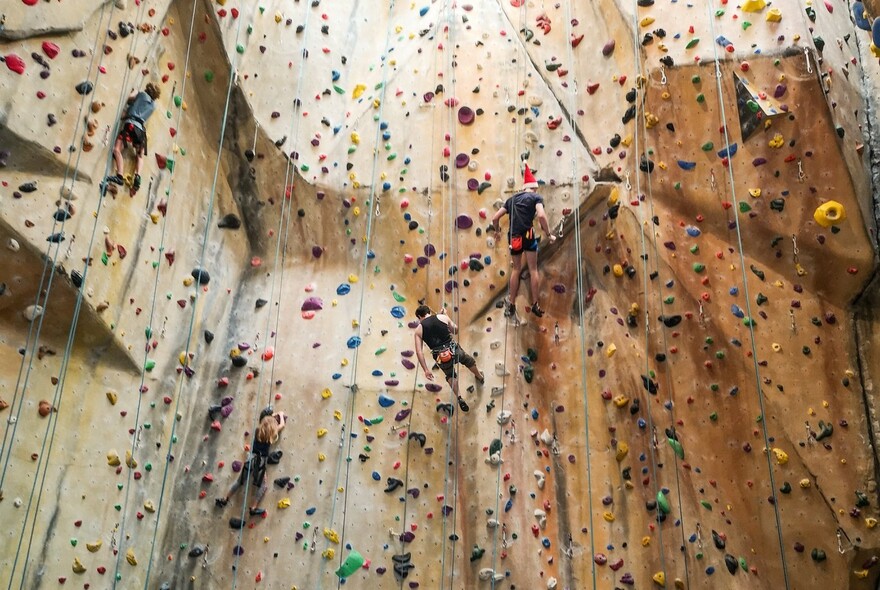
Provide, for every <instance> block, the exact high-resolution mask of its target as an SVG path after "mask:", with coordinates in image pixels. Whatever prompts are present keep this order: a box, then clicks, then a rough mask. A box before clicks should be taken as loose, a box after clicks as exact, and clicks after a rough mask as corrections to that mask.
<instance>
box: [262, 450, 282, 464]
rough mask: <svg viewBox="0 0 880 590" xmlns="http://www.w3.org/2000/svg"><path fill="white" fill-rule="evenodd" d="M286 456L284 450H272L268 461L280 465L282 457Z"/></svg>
mask: <svg viewBox="0 0 880 590" xmlns="http://www.w3.org/2000/svg"><path fill="white" fill-rule="evenodd" d="M283 456H284V451H272V452H271V453H269V457H268V458H267V459H266V463H268V464H269V465H278V464H279V463H281V457H283Z"/></svg>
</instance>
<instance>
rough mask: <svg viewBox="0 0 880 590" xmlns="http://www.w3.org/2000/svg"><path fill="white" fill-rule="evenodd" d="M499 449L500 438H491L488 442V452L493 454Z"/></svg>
mask: <svg viewBox="0 0 880 590" xmlns="http://www.w3.org/2000/svg"><path fill="white" fill-rule="evenodd" d="M500 451H501V439H500V438H493V439H492V442H491V443H490V444H489V454H490V455H494V454H495V453H498V452H500Z"/></svg>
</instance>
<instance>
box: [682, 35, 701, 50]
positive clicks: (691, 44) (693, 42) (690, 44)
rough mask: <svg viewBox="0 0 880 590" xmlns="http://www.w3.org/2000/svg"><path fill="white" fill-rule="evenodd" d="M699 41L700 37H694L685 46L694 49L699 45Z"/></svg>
mask: <svg viewBox="0 0 880 590" xmlns="http://www.w3.org/2000/svg"><path fill="white" fill-rule="evenodd" d="M699 42H700V38H699V37H694V38H693V39H691V40H690V41H688V43H687V45H685V46H684V48H685V49H693V48H694V47H696V46H697V43H699Z"/></svg>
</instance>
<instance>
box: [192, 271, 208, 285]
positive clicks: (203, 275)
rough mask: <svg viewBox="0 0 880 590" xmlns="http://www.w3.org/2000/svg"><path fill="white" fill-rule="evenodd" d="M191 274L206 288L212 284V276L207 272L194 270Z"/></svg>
mask: <svg viewBox="0 0 880 590" xmlns="http://www.w3.org/2000/svg"><path fill="white" fill-rule="evenodd" d="M190 274H191V275H192V278H194V279H195V280H196V281H197V282H198V283H199V284H200V285H203V286H204V285H207V284H208V283H210V282H211V275H209V274H208V271H206V270H202V269H200V268H194V269H193V271H192V272H191V273H190Z"/></svg>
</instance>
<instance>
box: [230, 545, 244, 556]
mask: <svg viewBox="0 0 880 590" xmlns="http://www.w3.org/2000/svg"><path fill="white" fill-rule="evenodd" d="M232 554H233V555H244V547H242V546H241V545H236V546H235V547H233V548H232Z"/></svg>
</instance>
